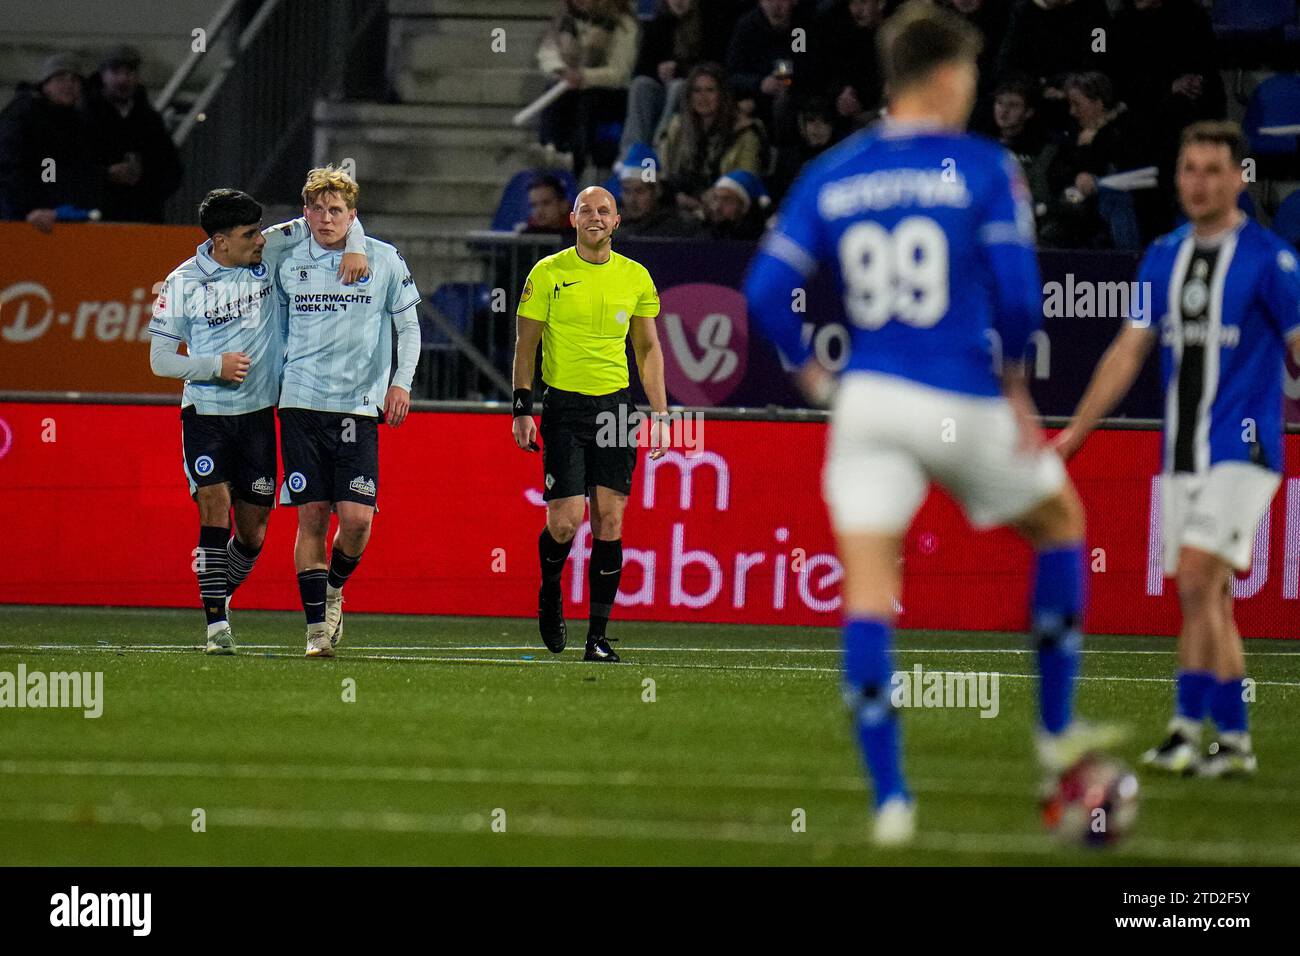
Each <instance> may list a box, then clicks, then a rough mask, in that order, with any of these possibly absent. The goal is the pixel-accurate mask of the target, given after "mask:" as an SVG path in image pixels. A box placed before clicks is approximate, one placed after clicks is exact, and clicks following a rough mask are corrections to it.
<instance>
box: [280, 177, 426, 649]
mask: <svg viewBox="0 0 1300 956" xmlns="http://www.w3.org/2000/svg"><path fill="white" fill-rule="evenodd" d="M357 191H358V190H357V184H356V182H355V181H353V179H352V178H351V177H350V176H348V175H347V174H346V173H345V172H343V171H342V170H339V169H336V168H334V167H332V166H326V167H323V168H321V169H313V170H312V171H311V172H310V173H309V174H308V176H307V183H306V185H305V186H303V191H302V201H303V213H304V214H305V216H306V218H307V223H308V226H309V227H310V229H311V238H310V239H309V240H308V241H307V242H304V243H303V244H302V245H300V246H298V247H296V248H295V249H293V251H292V252H291V253H290V254H289V255H288V256H286V257H285V259H284V261H283V262H282V263H280V267H279V269H277V270H276V274H275V281H276V287H277V291H278V298H279V301H280V304H281V309H282V312H283V317H284V318H283V321H284V323H285V330H286V331H285V335H286V342H287V345H288V350H287V352H288V354H287V356H286V359H285V366H284V385H283V388H282V389H281V392H280V442H281V446H282V449H283V454H284V472H285V482H284V485H283V487H282V489H281V497H280V501H281V503H282V504H290V505H294V506H295V507H297V509H298V540H297V543H296V544H295V546H294V564H295V566H296V568H297V570H298V589H299V593H300V594H301V596H302V606H303V611H304V612H305V613H306V615H307V656H308V657H333V656H334V648H335V647H336V646H337V645H338V642H339V640H340V638H341V637H342V636H343V585H344V584H345V583H346V582H347V580H348V578H349V577H350V576H351V574H352V572H353V571H355V570H356V567H357V563H358V562H359V561H360V560H361V554H362V551H363V550H364V549H365V547H366V543H367V542H368V541H369V540H370V528H371V524H372V522H373V520H374V514H375V505H376V502H377V500H378V495H379V424H380V422H381V421H386V422H387V423H388V424H389V425H391V426H393V427H394V428H396V427H397V426H399V425H401V424H402V422H403V421H404V420H405V419H406V414H407V412H408V411H409V410H410V407H411V379H412V378H413V377H414V376H415V366H416V363H417V362H418V361H419V358H420V322H419V317H418V315H417V306H418V305H419V302H420V293H419V292H418V291H417V290H416V288H415V282H414V280H413V279H412V278H411V272H410V270H409V269H408V268H407V266H406V261H405V260H404V259H403V258H402V257H401V255H400V254H399V253H398V251H397V250H396V249H394V248H393V247H392V246H390V245H389V244H388V243H386V242H380V241H378V240H377V239H370V238H367V239H366V255H367V257H368V261H369V264H370V274H369V275H368V276H367V277H366V278H364V279H362V280H361V281H359V282H358V283H357V285H356V286H355V287H352V288H347V287H344V286H343V285H342V284H341V283H340V282H339V281H338V278H337V276H336V273H337V270H338V264H339V259H340V257H341V255H342V253H343V249H344V241H345V237H346V236H347V234H348V229H349V226H351V225H352V223H354V222H355V220H356V216H357V209H356V205H357ZM394 329H396V331H397V368H396V369H395V370H394V369H393V368H392V350H393V331H394ZM331 508H333V509H334V510H336V511H337V512H338V516H339V521H338V530H337V532H336V533H335V535H334V540H333V544H332V547H331V548H330V549H329V552H328V555H327V551H326V541H325V539H326V536H327V534H328V533H329V526H330V511H331Z"/></svg>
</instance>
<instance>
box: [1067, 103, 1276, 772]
mask: <svg viewBox="0 0 1300 956" xmlns="http://www.w3.org/2000/svg"><path fill="white" fill-rule="evenodd" d="M1244 146H1245V139H1244V137H1243V135H1242V133H1241V129H1240V127H1238V126H1237V125H1236V124H1235V123H1228V122H1204V123H1194V124H1193V125H1191V126H1189V127H1188V128H1187V129H1186V130H1185V131H1184V132H1183V143H1182V149H1181V151H1180V153H1179V157H1178V173H1177V185H1178V196H1179V200H1180V202H1181V203H1182V205H1183V209H1184V211H1185V212H1186V213H1187V218H1188V220H1189V221H1188V223H1187V224H1186V225H1185V226H1183V227H1182V228H1180V229H1177V230H1175V231H1174V232H1172V233H1170V234H1169V235H1167V236H1162V237H1161V238H1159V239H1157V240H1156V241H1155V242H1154V243H1152V244H1151V248H1150V249H1148V250H1147V254H1146V257H1145V258H1144V259H1143V260H1142V265H1141V268H1140V269H1139V271H1138V280H1139V281H1140V282H1142V283H1144V284H1146V285H1147V286H1148V287H1149V289H1150V293H1149V295H1147V296H1143V297H1142V298H1145V299H1146V300H1147V301H1149V302H1150V312H1149V314H1146V315H1133V316H1131V317H1130V321H1129V323H1128V324H1127V325H1126V326H1125V327H1124V329H1123V330H1122V331H1121V332H1120V334H1119V336H1118V337H1117V338H1116V339H1115V342H1114V343H1113V344H1112V345H1111V347H1110V349H1109V350H1107V352H1106V355H1105V356H1103V358H1102V360H1101V363H1100V364H1099V365H1098V366H1097V371H1096V373H1095V374H1094V376H1093V380H1092V383H1091V384H1090V385H1089V386H1088V390H1087V392H1086V393H1085V394H1084V396H1083V399H1082V401H1081V402H1080V403H1079V408H1078V410H1077V411H1076V412H1075V417H1074V421H1073V422H1072V424H1071V426H1070V427H1069V428H1067V429H1066V430H1065V431H1063V432H1062V433H1061V435H1060V436H1058V439H1057V442H1058V444H1059V447H1060V449H1061V452H1062V453H1063V454H1064V455H1066V456H1067V457H1068V456H1069V455H1071V454H1073V453H1074V452H1075V450H1077V449H1078V447H1079V446H1080V445H1081V444H1082V443H1083V440H1084V439H1085V438H1086V437H1087V435H1088V433H1089V432H1091V431H1092V429H1093V428H1094V427H1095V426H1096V424H1097V422H1098V421H1099V420H1100V419H1101V418H1103V417H1105V416H1106V415H1107V414H1108V413H1109V412H1110V410H1111V409H1112V408H1114V407H1115V405H1116V404H1117V403H1118V402H1119V400H1120V399H1121V398H1123V396H1124V394H1125V393H1126V392H1127V391H1128V390H1129V388H1130V387H1131V386H1132V384H1133V381H1134V379H1135V378H1136V377H1137V375H1138V373H1139V372H1140V371H1141V369H1142V366H1143V364H1144V363H1145V361H1146V357H1147V355H1148V354H1149V353H1150V351H1151V349H1153V348H1154V347H1155V346H1156V344H1157V340H1159V344H1160V357H1161V368H1162V371H1163V380H1164V388H1165V420H1164V455H1163V459H1164V460H1163V468H1162V471H1163V475H1162V477H1161V482H1160V485H1161V492H1160V517H1161V521H1160V524H1161V541H1162V544H1163V550H1164V572H1165V574H1166V575H1169V576H1173V577H1175V578H1176V579H1177V581H1178V599H1179V603H1180V605H1181V606H1182V612H1183V623H1182V628H1181V630H1180V632H1179V636H1178V664H1179V671H1178V676H1177V680H1176V685H1175V687H1176V689H1175V698H1174V717H1173V719H1172V720H1171V721H1170V723H1169V727H1168V733H1167V736H1166V738H1165V740H1164V741H1163V742H1162V743H1160V744H1159V745H1157V746H1156V747H1153V748H1152V749H1151V750H1149V751H1147V753H1146V754H1144V755H1143V758H1142V759H1143V762H1144V763H1146V764H1148V765H1149V766H1152V767H1156V768H1158V769H1162V770H1167V771H1170V772H1172V773H1176V774H1191V773H1196V772H1199V773H1200V774H1201V775H1202V776H1211V777H1218V776H1225V775H1243V776H1249V775H1251V774H1253V773H1254V772H1255V770H1256V767H1257V760H1256V757H1255V753H1254V749H1253V747H1252V746H1251V741H1250V734H1249V733H1248V730H1247V721H1246V701H1245V697H1246V691H1245V688H1244V686H1243V681H1244V680H1245V675H1246V660H1245V654H1244V651H1243V648H1242V644H1241V635H1240V633H1239V632H1238V631H1237V626H1236V624H1235V622H1234V621H1233V613H1232V581H1233V572H1234V571H1246V570H1248V569H1249V568H1250V564H1251V556H1252V546H1253V545H1254V543H1255V536H1256V529H1257V528H1258V527H1259V525H1260V521H1261V520H1262V519H1266V516H1267V515H1268V509H1269V505H1270V502H1271V501H1272V499H1273V495H1274V494H1275V493H1276V491H1277V489H1278V486H1279V485H1280V484H1281V480H1282V474H1281V473H1282V468H1283V460H1282V377H1283V375H1284V374H1285V364H1284V362H1285V355H1286V351H1287V349H1288V348H1289V349H1290V350H1291V352H1292V354H1293V355H1294V356H1295V357H1296V361H1300V271H1298V270H1297V263H1296V254H1295V250H1294V249H1292V248H1291V247H1290V246H1288V245H1287V244H1286V242H1284V241H1283V240H1282V239H1280V238H1278V237H1277V236H1275V235H1274V234H1273V233H1271V232H1269V231H1268V230H1267V229H1265V228H1264V227H1263V226H1261V225H1259V223H1257V222H1255V221H1254V220H1252V219H1250V218H1249V217H1248V216H1246V215H1245V214H1244V213H1242V212H1241V211H1240V210H1239V209H1238V208H1237V199H1238V197H1239V196H1240V194H1241V191H1242V190H1243V189H1244V188H1245V183H1244V181H1243V177H1242V173H1241V162H1242V159H1243V155H1244ZM1207 715H1208V716H1209V717H1210V718H1211V719H1212V720H1213V721H1214V723H1215V724H1216V725H1217V726H1218V729H1219V739H1218V746H1217V747H1214V748H1211V754H1210V755H1209V756H1208V757H1205V758H1203V757H1202V753H1201V728H1202V724H1203V723H1204V721H1205V717H1206V716H1207Z"/></svg>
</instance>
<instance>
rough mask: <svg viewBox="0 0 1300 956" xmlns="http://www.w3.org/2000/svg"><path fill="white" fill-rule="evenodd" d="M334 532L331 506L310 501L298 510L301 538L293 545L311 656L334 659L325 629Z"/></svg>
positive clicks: (308, 653) (325, 502)
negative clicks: (330, 535)
mask: <svg viewBox="0 0 1300 956" xmlns="http://www.w3.org/2000/svg"><path fill="white" fill-rule="evenodd" d="M329 529H330V503H329V502H328V501H309V502H307V503H305V504H301V505H299V506H298V537H297V538H296V539H295V541H294V545H293V563H294V567H295V568H296V569H297V571H298V592H299V594H301V596H302V609H303V613H304V614H305V615H306V616H307V656H308V657H333V656H334V645H333V644H331V643H330V639H329V631H328V630H327V628H326V626H325V586H326V580H327V578H328V576H329V572H328V571H327V568H328V567H329V560H328V555H327V554H326V550H325V537H326V535H327V534H328V533H329Z"/></svg>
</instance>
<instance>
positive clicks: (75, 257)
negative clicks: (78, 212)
mask: <svg viewBox="0 0 1300 956" xmlns="http://www.w3.org/2000/svg"><path fill="white" fill-rule="evenodd" d="M202 241H203V233H202V232H201V231H200V230H199V229H196V228H193V227H189V226H133V225H111V224H107V223H59V224H57V225H56V226H55V227H54V231H53V232H52V233H48V234H47V233H43V232H40V231H38V230H37V229H36V228H34V227H33V226H31V225H29V224H28V223H25V222H0V391H24V392H47V391H76V392H149V393H161V394H172V393H178V392H179V391H180V388H181V383H180V382H179V381H176V380H174V379H165V378H158V377H157V376H155V375H154V374H153V373H152V372H151V371H150V370H149V318H150V313H151V311H152V308H153V300H154V297H155V295H156V294H157V293H156V290H157V289H158V288H160V283H161V282H162V281H163V279H165V278H166V277H167V274H168V273H169V272H171V271H172V270H173V269H175V268H176V267H177V266H178V265H180V264H181V263H182V262H184V261H185V260H186V259H188V258H189V257H190V256H192V255H194V250H195V248H196V247H197V246H198V245H199V243H200V242H202Z"/></svg>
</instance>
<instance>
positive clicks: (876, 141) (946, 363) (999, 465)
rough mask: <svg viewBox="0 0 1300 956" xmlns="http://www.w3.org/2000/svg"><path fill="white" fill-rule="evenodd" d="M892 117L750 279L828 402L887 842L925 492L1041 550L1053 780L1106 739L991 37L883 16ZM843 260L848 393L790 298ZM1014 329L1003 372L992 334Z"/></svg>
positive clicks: (900, 781) (831, 174)
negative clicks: (1035, 356) (989, 94)
mask: <svg viewBox="0 0 1300 956" xmlns="http://www.w3.org/2000/svg"><path fill="white" fill-rule="evenodd" d="M879 46H880V52H881V62H882V64H883V67H882V68H883V71H884V80H885V84H886V89H887V95H888V100H889V108H888V114H887V116H886V117H885V119H884V120H883V121H882V122H881V123H880V124H879V125H878V126H877V127H875V128H873V129H869V130H866V131H863V132H862V133H858V134H856V135H854V136H853V137H851V138H849V139H848V140H846V141H845V142H844V143H842V144H840V145H839V146H838V147H836V148H834V149H832V150H830V151H829V152H827V153H826V154H824V155H823V156H822V157H820V158H818V159H817V160H815V161H814V162H813V163H812V164H811V165H810V166H808V167H807V168H805V170H804V172H803V174H802V175H801V176H800V177H799V179H798V180H797V181H796V183H795V184H794V186H793V187H792V189H791V192H790V195H789V197H788V198H787V199H786V201H785V204H784V205H783V207H782V209H781V211H780V214H779V215H778V217H777V221H776V224H775V225H774V226H773V228H772V229H771V230H770V232H769V233H768V235H767V236H766V237H765V239H764V241H763V244H762V247H761V249H760V252H759V254H758V256H757V257H756V258H755V261H754V264H753V266H752V267H751V270H750V274H749V276H748V278H747V280H746V286H745V293H746V297H747V299H748V302H749V309H750V313H751V315H753V316H754V317H755V319H756V320H757V322H758V323H759V325H760V327H761V328H762V329H763V331H764V332H765V334H766V335H767V336H768V337H769V338H771V339H772V340H773V341H774V342H775V343H776V345H777V346H778V347H779V348H780V349H781V351H782V352H783V353H784V355H785V356H786V357H787V358H788V359H789V360H790V361H792V362H793V363H794V364H795V365H797V366H799V372H798V377H799V381H800V384H801V386H802V387H803V388H804V390H805V392H807V393H808V394H809V395H810V396H811V397H813V398H814V399H815V400H820V401H826V400H828V399H830V397H831V393H832V392H834V399H833V407H832V412H831V433H830V440H829V448H828V453H827V460H826V464H825V469H824V472H823V492H824V495H825V498H826V501H827V504H828V507H829V510H830V514H831V520H832V524H833V526H834V530H835V536H836V542H837V547H838V551H839V555H840V560H841V562H842V563H843V566H844V580H843V602H844V605H843V606H844V617H845V624H844V671H845V673H844V679H845V697H846V701H847V702H848V703H849V706H850V708H851V711H852V713H853V716H854V721H855V730H856V733H857V737H858V741H859V744H860V747H861V750H862V754H863V758H864V760H865V763H866V766H867V769H868V771H869V772H870V776H871V780H872V782H873V784H874V798H875V823H874V837H875V840H876V842H877V843H879V844H882V845H897V844H902V843H906V842H908V841H909V840H910V839H911V838H912V836H913V834H914V831H915V802H914V800H913V797H912V794H911V792H910V791H909V789H908V787H907V783H906V779H905V776H904V773H903V768H902V761H901V744H900V737H899V718H898V713H897V710H896V708H895V706H894V704H893V702H892V700H891V690H892V685H891V679H892V676H893V673H894V663H893V659H892V630H893V627H894V622H895V610H894V608H895V606H896V605H895V601H896V599H897V597H898V596H899V593H900V590H901V572H900V569H899V563H900V561H899V559H900V555H901V553H902V543H903V535H904V534H905V532H906V531H907V529H908V527H909V525H910V524H911V522H912V519H913V517H914V516H915V514H916V512H917V510H918V509H919V508H920V506H921V504H922V502H923V501H924V500H925V497H926V494H927V491H928V488H929V485H930V483H931V482H932V481H933V482H936V483H938V484H939V485H941V486H942V487H943V488H944V489H946V490H947V491H948V492H949V493H950V494H951V495H952V496H953V497H954V498H955V499H956V500H957V501H958V502H959V503H961V505H962V506H963V508H964V510H965V512H966V514H967V516H968V517H969V518H970V520H971V522H972V523H973V524H974V525H975V526H976V527H981V528H986V527H991V526H995V525H1009V526H1010V527H1012V528H1014V529H1015V530H1016V531H1018V532H1019V533H1020V534H1021V535H1022V536H1024V538H1025V539H1027V540H1028V542H1029V543H1030V544H1031V545H1032V547H1033V548H1034V551H1035V573H1034V585H1033V589H1032V605H1031V609H1030V611H1031V620H1032V629H1033V630H1032V634H1033V646H1034V648H1035V651H1036V654H1037V660H1038V669H1039V678H1040V679H1039V699H1038V704H1039V721H1040V727H1039V733H1038V738H1037V753H1038V757H1039V760H1040V763H1041V764H1042V767H1043V770H1044V771H1045V773H1047V774H1049V775H1053V776H1054V775H1055V774H1057V773H1059V772H1060V771H1061V770H1063V769H1065V767H1067V766H1069V765H1070V764H1071V763H1073V762H1074V760H1076V759H1077V758H1078V757H1080V756H1082V755H1083V754H1084V753H1086V752H1088V751H1090V750H1093V749H1097V748H1099V747H1104V746H1106V745H1108V744H1110V743H1112V742H1113V741H1114V739H1115V737H1116V733H1115V731H1114V729H1113V728H1109V727H1101V726H1096V725H1090V724H1086V723H1084V722H1082V721H1077V720H1075V719H1074V718H1073V713H1072V711H1073V692H1074V686H1075V679H1076V675H1077V672H1078V668H1079V660H1080V653H1081V645H1082V635H1081V624H1082V620H1083V612H1084V605H1085V578H1084V575H1085V567H1084V549H1083V540H1084V513H1083V507H1082V504H1081V503H1080V501H1079V497H1078V495H1077V494H1076V492H1075V490H1074V487H1073V485H1072V484H1071V482H1070V480H1069V478H1068V476H1067V475H1066V473H1065V468H1064V466H1063V464H1062V462H1061V459H1060V458H1059V456H1058V455H1057V454H1056V453H1055V452H1053V451H1052V450H1051V449H1050V448H1049V447H1047V445H1046V444H1045V442H1044V440H1043V436H1042V432H1041V430H1040V428H1039V426H1038V423H1037V417H1036V411H1035V408H1034V405H1033V401H1032V399H1031V398H1030V395H1029V390H1028V387H1027V385H1026V382H1025V374H1024V364H1023V356H1024V353H1025V348H1026V345H1027V342H1028V340H1029V336H1030V335H1031V334H1032V333H1033V332H1034V331H1035V329H1037V327H1038V326H1039V324H1040V322H1041V317H1042V308H1041V295H1042V293H1041V289H1042V283H1041V279H1040V276H1039V271H1038V263H1037V259H1036V256H1035V251H1034V233H1033V215H1032V212H1031V210H1030V207H1029V202H1030V199H1029V190H1028V188H1027V187H1026V185H1025V183H1024V179H1023V175H1022V173H1021V171H1020V168H1019V166H1018V164H1017V163H1016V160H1015V158H1014V157H1012V156H1011V154H1009V153H1008V152H1007V151H1006V150H1004V149H1002V148H1001V147H1000V146H998V145H996V144H994V143H992V142H989V141H987V140H984V139H982V138H980V137H977V136H973V135H968V134H966V133H965V132H964V129H965V126H966V122H967V119H968V117H969V115H970V111H971V108H972V106H973V104H974V100H975V89H976V79H977V69H976V65H975V63H976V57H977V56H978V54H979V51H980V46H981V40H980V37H979V35H978V33H977V32H976V31H975V30H974V29H973V28H972V27H970V26H969V25H967V24H966V23H965V22H964V21H963V20H961V19H960V18H959V17H957V16H956V15H954V14H952V13H950V12H948V11H946V10H944V9H942V8H939V7H935V6H933V5H931V4H928V3H925V2H920V0H913V2H911V3H908V4H906V5H905V6H904V7H902V8H901V9H900V10H899V12H898V13H897V14H895V15H894V16H893V17H892V18H891V19H890V20H889V21H888V22H887V23H886V25H885V26H884V27H883V28H882V30H881V34H880V37H879ZM823 267H825V268H829V269H830V270H831V271H832V273H833V275H834V278H835V280H836V283H837V285H838V288H839V289H840V290H841V292H842V295H843V305H844V311H845V313H846V315H847V318H848V321H849V325H850V332H851V340H850V354H849V357H848V362H847V365H846V367H845V370H844V373H843V376H842V379H841V381H840V383H839V387H838V389H835V388H834V383H833V380H832V378H831V376H830V373H829V372H827V371H826V370H825V369H824V368H823V367H822V366H821V365H819V364H818V363H817V362H816V361H815V360H812V359H810V349H809V347H808V345H807V344H806V342H805V340H804V338H803V336H802V334H801V333H802V319H803V314H802V313H801V312H796V311H794V310H793V305H794V303H795V302H796V301H797V300H798V299H799V296H797V294H796V293H797V290H799V289H803V288H805V287H806V286H807V284H808V282H809V280H810V279H811V277H812V276H813V274H814V273H815V272H816V271H817V270H818V269H819V268H823ZM990 330H993V331H994V332H996V335H997V336H998V337H1000V339H1001V345H1002V354H1003V357H1004V362H1003V366H1002V369H1001V373H1000V375H999V374H998V373H997V372H996V371H995V370H994V368H993V364H994V363H993V352H992V346H991V343H990V338H991V336H990V335H989V331H990Z"/></svg>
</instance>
